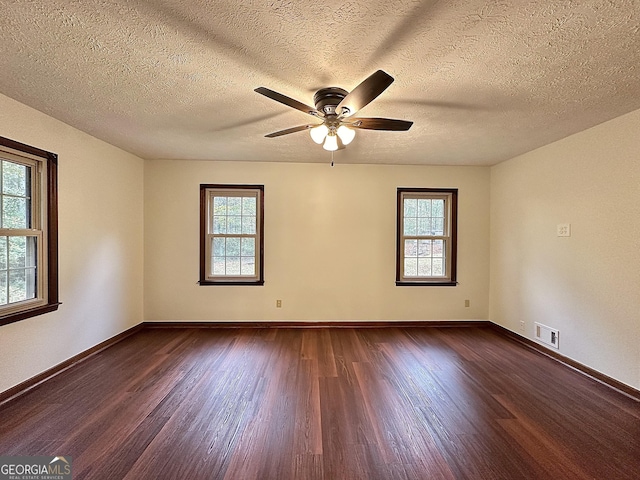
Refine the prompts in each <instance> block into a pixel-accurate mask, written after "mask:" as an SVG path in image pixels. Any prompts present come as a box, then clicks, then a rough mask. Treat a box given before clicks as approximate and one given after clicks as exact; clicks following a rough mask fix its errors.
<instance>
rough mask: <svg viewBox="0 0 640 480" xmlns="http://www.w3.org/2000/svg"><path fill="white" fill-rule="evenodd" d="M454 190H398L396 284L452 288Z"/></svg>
mask: <svg viewBox="0 0 640 480" xmlns="http://www.w3.org/2000/svg"><path fill="white" fill-rule="evenodd" d="M457 210H458V190H457V189H431V188H398V214H397V221H398V224H397V244H396V285H443V286H450V285H456V249H457V246H456V241H457V238H456V237H457Z"/></svg>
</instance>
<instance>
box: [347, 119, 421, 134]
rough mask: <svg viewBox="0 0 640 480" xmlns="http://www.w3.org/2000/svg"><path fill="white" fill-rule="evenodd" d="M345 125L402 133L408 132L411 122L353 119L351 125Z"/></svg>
mask: <svg viewBox="0 0 640 480" xmlns="http://www.w3.org/2000/svg"><path fill="white" fill-rule="evenodd" d="M345 125H347V126H348V127H353V128H362V129H365V130H392V131H395V132H402V131H405V130H409V129H410V128H411V125H413V122H408V121H407V120H395V119H393V118H354V119H353V122H352V123H345Z"/></svg>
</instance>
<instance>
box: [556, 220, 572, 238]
mask: <svg viewBox="0 0 640 480" xmlns="http://www.w3.org/2000/svg"><path fill="white" fill-rule="evenodd" d="M558 236H559V237H570V236H571V224H570V223H559V224H558Z"/></svg>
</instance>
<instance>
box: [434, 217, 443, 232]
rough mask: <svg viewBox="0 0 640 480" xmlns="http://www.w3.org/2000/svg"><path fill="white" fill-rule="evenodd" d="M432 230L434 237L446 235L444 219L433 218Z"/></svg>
mask: <svg viewBox="0 0 640 480" xmlns="http://www.w3.org/2000/svg"><path fill="white" fill-rule="evenodd" d="M431 228H432V232H433V235H444V218H433V219H432V220H431Z"/></svg>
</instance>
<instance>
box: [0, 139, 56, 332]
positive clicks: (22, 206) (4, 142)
mask: <svg viewBox="0 0 640 480" xmlns="http://www.w3.org/2000/svg"><path fill="white" fill-rule="evenodd" d="M57 247H58V206H57V156H56V155H55V154H53V153H50V152H45V151H44V150H40V149H38V148H35V147H30V146H28V145H24V144H21V143H18V142H15V141H13V140H9V139H7V138H3V137H0V325H6V324H8V323H12V322H16V321H18V320H23V319H25V318H29V317H33V316H36V315H41V314H43V313H47V312H51V311H54V310H56V309H57V308H58V249H57Z"/></svg>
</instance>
